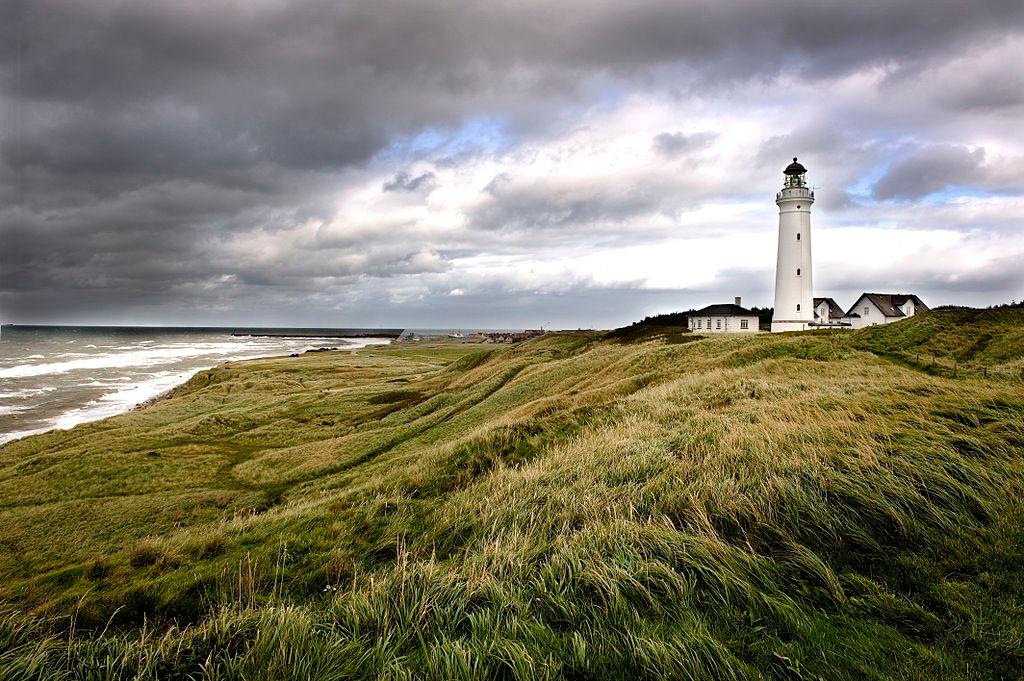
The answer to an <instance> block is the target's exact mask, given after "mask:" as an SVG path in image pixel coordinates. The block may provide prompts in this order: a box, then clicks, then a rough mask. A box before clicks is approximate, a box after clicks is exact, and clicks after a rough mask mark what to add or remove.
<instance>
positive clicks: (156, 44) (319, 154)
mask: <svg viewBox="0 0 1024 681" xmlns="http://www.w3.org/2000/svg"><path fill="white" fill-rule="evenodd" d="M1021 64H1024V3H1022V2H1020V0H975V1H973V2H969V3H968V2H963V1H962V0H956V1H949V0H910V1H907V2H889V1H885V2H878V1H875V2H870V1H869V2H856V3H855V2H849V1H847V0H844V1H842V2H830V1H821V0H819V1H817V2H786V1H785V0H772V1H770V2H759V1H744V2H715V3H710V2H709V3H704V2H686V1H679V0H672V1H652V0H631V1H630V2H621V1H618V0H616V1H607V2H581V1H575V0H565V1H562V2H557V3H556V2H546V3H540V2H528V1H522V2H510V1H505V0H491V1H486V2H464V1H460V0H447V1H446V2H433V1H432V0H370V1H367V2H338V1H337V0H310V1H305V0H301V1H300V0H245V1H236V2H232V1H230V0H228V1H226V2H209V1H208V0H168V1H163V2H157V1H152V0H116V1H114V0H90V1H89V2H80V1H78V0H65V1H60V0H3V1H2V2H0V321H2V322H5V323H76V324H198V325H293V326H387V327H392V326H400V327H431V328H434V327H453V328H472V327H479V328H520V327H528V328H536V327H538V326H541V325H543V326H545V327H547V328H552V327H555V328H581V327H582V328H592V327H594V328H610V327H614V326H619V325H623V324H626V323H629V322H631V321H634V320H636V319H640V318H642V317H644V316H646V315H651V314H656V313H660V312H670V311H674V310H685V309H688V308H691V307H702V306H704V305H706V304H710V303H717V302H731V301H732V299H733V297H734V296H742V300H743V303H744V304H745V305H757V306H770V305H772V302H773V301H772V298H773V282H774V269H775V257H776V236H777V233H776V230H777V225H778V217H777V211H778V209H777V207H776V206H775V204H774V200H775V192H776V191H777V190H778V189H779V188H781V185H782V179H783V175H782V169H783V168H784V167H785V166H786V165H787V164H788V163H789V162H790V161H791V159H792V158H793V157H794V156H796V157H799V158H800V162H801V163H802V164H804V165H805V166H806V167H807V168H808V171H809V172H808V180H809V182H810V184H811V185H812V186H813V187H815V190H816V196H817V201H816V203H815V205H814V209H813V214H812V225H813V227H812V229H813V255H814V285H815V294H816V295H818V296H831V297H834V298H836V299H837V300H838V302H839V303H840V305H843V306H849V305H851V304H852V303H853V302H854V298H855V297H856V296H857V295H858V294H859V293H860V292H862V291H875V292H912V293H917V294H918V295H919V296H921V297H922V298H923V299H924V301H925V302H926V303H928V304H929V305H932V306H937V305H943V304H964V305H982V306H983V305H988V304H994V303H1002V302H1009V301H1010V300H1021V299H1022V298H1024V230H1022V226H1024V135H1022V134H1021V130H1022V121H1024V69H1022V68H1021Z"/></svg>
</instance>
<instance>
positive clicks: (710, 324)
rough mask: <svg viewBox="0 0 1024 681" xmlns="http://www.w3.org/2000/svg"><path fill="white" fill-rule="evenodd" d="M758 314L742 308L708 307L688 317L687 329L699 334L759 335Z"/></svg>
mask: <svg viewBox="0 0 1024 681" xmlns="http://www.w3.org/2000/svg"><path fill="white" fill-rule="evenodd" d="M757 323H758V318H757V314H756V313H754V312H751V311H750V310H748V309H746V308H745V307H741V306H740V299H739V298H736V302H735V303H734V304H732V305H729V304H723V305H708V306H707V307H705V308H704V309H702V310H697V311H696V312H694V313H693V314H690V315H687V316H686V328H688V329H690V331H695V332H697V333H757Z"/></svg>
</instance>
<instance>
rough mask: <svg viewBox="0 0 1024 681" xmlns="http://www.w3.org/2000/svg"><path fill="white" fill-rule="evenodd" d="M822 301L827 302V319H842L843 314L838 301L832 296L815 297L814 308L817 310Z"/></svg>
mask: <svg viewBox="0 0 1024 681" xmlns="http://www.w3.org/2000/svg"><path fill="white" fill-rule="evenodd" d="M824 302H828V318H829V319H842V318H843V316H844V315H843V308H841V307H839V303H837V302H836V301H835V300H834V299H833V298H815V299H814V309H815V310H817V309H818V306H819V305H821V304H822V303H824ZM815 314H817V313H815Z"/></svg>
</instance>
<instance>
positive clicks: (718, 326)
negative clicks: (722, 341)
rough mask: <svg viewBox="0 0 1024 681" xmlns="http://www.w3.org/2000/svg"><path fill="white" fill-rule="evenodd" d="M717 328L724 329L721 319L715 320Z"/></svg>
mask: <svg viewBox="0 0 1024 681" xmlns="http://www.w3.org/2000/svg"><path fill="white" fill-rule="evenodd" d="M715 328H716V329H721V328H722V320H721V319H716V320H715Z"/></svg>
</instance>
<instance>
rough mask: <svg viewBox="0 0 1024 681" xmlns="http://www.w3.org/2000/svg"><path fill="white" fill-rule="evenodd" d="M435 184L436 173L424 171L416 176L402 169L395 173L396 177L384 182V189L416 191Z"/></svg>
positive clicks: (388, 190)
mask: <svg viewBox="0 0 1024 681" xmlns="http://www.w3.org/2000/svg"><path fill="white" fill-rule="evenodd" d="M433 184H434V173H430V172H427V173H423V174H422V175H417V176H416V177H410V175H409V173H407V172H406V171H404V170H402V171H399V172H397V173H395V175H394V177H392V178H391V179H390V180H388V181H387V182H385V183H384V186H383V187H382V189H383V190H384V191H386V192H414V191H418V190H419V189H427V188H429V187H430V186H432V185H433Z"/></svg>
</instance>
